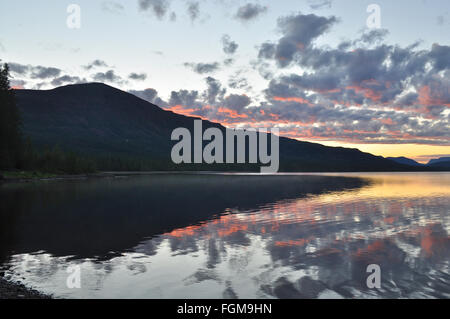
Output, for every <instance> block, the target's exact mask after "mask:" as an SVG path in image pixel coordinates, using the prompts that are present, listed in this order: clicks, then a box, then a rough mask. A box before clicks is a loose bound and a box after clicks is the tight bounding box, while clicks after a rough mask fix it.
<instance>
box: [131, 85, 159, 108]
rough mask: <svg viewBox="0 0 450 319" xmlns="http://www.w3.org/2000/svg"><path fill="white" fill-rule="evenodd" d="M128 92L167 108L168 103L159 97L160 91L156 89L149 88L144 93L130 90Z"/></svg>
mask: <svg viewBox="0 0 450 319" xmlns="http://www.w3.org/2000/svg"><path fill="white" fill-rule="evenodd" d="M128 92H129V93H131V94H134V95H136V96H137V97H139V98H141V99H143V100H146V101H148V102H150V103H153V104H155V105H157V106H159V107H162V108H165V107H167V102H165V101H163V100H162V99H161V98H160V97H158V91H156V90H155V89H152V88H149V89H145V90H143V91H137V90H130V91H128Z"/></svg>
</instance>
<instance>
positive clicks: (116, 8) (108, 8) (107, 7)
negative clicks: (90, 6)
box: [101, 1, 125, 14]
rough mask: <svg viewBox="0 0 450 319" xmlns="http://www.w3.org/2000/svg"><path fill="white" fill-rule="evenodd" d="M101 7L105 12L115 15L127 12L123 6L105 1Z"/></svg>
mask: <svg viewBox="0 0 450 319" xmlns="http://www.w3.org/2000/svg"><path fill="white" fill-rule="evenodd" d="M101 7H102V10H103V11H105V12H109V13H114V14H119V13H122V12H123V11H124V10H125V8H124V6H123V5H122V4H120V3H118V2H115V1H103V2H102V5H101Z"/></svg>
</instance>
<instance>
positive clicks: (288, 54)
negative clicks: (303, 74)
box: [258, 14, 337, 67]
mask: <svg viewBox="0 0 450 319" xmlns="http://www.w3.org/2000/svg"><path fill="white" fill-rule="evenodd" d="M336 22H337V19H336V18H335V17H329V18H326V17H319V16H317V15H315V14H308V15H303V14H297V15H291V16H287V17H282V18H280V19H278V27H279V29H280V31H281V33H282V35H283V36H282V37H281V38H280V39H279V40H278V42H277V43H275V44H271V43H264V44H262V46H261V47H260V50H259V54H258V56H259V57H262V58H266V59H267V58H275V59H276V61H277V62H278V65H279V66H282V67H286V66H288V65H289V64H290V63H291V62H292V61H293V60H294V58H295V55H296V54H298V53H301V52H303V51H304V50H305V49H307V48H308V47H309V46H310V45H311V43H312V41H313V40H314V39H316V38H318V37H319V36H320V35H322V34H324V33H325V32H326V31H328V30H329V29H330V27H331V26H332V25H333V24H335V23H336Z"/></svg>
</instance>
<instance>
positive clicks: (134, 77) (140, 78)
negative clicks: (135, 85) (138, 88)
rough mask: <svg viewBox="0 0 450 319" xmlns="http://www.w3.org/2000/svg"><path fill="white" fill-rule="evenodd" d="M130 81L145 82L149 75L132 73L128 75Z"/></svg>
mask: <svg viewBox="0 0 450 319" xmlns="http://www.w3.org/2000/svg"><path fill="white" fill-rule="evenodd" d="M128 78H129V79H132V80H136V81H144V80H145V79H146V78H147V74H145V73H134V72H133V73H130V75H128Z"/></svg>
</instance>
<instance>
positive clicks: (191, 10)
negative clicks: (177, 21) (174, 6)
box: [187, 2, 200, 22]
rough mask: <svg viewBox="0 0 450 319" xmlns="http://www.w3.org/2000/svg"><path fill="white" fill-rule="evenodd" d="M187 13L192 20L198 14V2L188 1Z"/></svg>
mask: <svg viewBox="0 0 450 319" xmlns="http://www.w3.org/2000/svg"><path fill="white" fill-rule="evenodd" d="M187 13H188V16H189V18H190V19H191V21H192V22H194V21H195V20H196V19H197V18H198V17H199V16H200V3H198V2H189V3H188V4H187Z"/></svg>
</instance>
